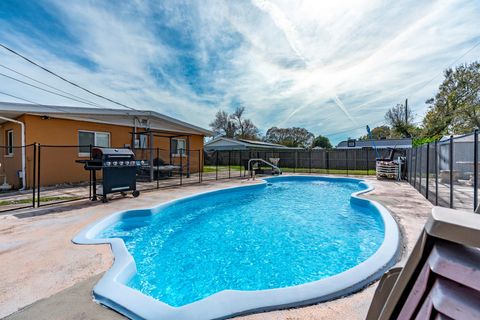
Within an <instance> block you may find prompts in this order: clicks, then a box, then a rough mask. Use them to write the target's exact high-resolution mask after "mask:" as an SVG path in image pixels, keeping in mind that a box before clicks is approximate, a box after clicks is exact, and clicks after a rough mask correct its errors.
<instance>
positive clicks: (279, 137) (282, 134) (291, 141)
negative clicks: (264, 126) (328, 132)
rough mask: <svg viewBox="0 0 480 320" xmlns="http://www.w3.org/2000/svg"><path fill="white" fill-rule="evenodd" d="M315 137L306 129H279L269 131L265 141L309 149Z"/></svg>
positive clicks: (273, 128)
mask: <svg viewBox="0 0 480 320" xmlns="http://www.w3.org/2000/svg"><path fill="white" fill-rule="evenodd" d="M313 138H314V135H313V133H311V132H309V131H308V130H307V129H305V128H297V127H293V128H277V127H272V128H270V129H268V130H267V134H266V135H265V138H264V140H265V141H267V142H271V143H278V144H281V145H284V146H287V147H302V148H309V147H310V146H311V145H312V142H313Z"/></svg>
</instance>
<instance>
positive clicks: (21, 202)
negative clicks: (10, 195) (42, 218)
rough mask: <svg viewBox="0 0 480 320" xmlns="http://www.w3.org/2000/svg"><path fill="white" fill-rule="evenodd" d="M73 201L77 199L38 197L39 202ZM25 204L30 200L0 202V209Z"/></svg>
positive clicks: (30, 200)
mask: <svg viewBox="0 0 480 320" xmlns="http://www.w3.org/2000/svg"><path fill="white" fill-rule="evenodd" d="M74 199H78V197H40V202H52V201H63V200H74ZM35 201H37V200H35ZM27 203H32V198H29V199H16V200H0V207H1V206H10V205H15V204H27Z"/></svg>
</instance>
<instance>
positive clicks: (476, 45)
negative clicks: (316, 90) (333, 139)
mask: <svg viewBox="0 0 480 320" xmlns="http://www.w3.org/2000/svg"><path fill="white" fill-rule="evenodd" d="M478 46H480V41H478V42H476V43H475V44H474V45H473V46H472V47H471V48H470V49H468V50H467V51H465V52H464V53H463V54H462V55H460V56H459V57H458V58H456V59H455V60H454V61H453V62H451V63H450V64H449V65H448V66H447V69H448V68H451V67H452V66H453V65H454V64H455V63H457V62H458V61H459V60H460V59H462V58H463V57H465V56H466V55H467V54H469V53H470V52H472V51H473V50H474V49H475V48H476V47H478ZM441 74H443V70H442V72H441V73H439V74H436V75H435V76H434V77H433V78H431V79H430V80H429V81H427V82H426V83H425V84H423V85H422V86H421V87H420V88H418V89H416V91H417V93H418V91H420V90H421V89H423V88H425V87H426V86H427V85H428V84H430V83H431V82H432V81H433V80H435V79H436V78H437V77H438V76H439V75H441ZM414 95H415V94H413V95H410V96H414ZM382 122H384V120H382V121H378V122H376V123H372V124H371V125H375V124H379V123H382ZM417 123H418V122H417ZM365 126H366V125H365ZM365 126H362V127H355V128H350V129H348V130H344V131H339V132H335V133H332V134H327V136H335V135H339V134H342V133H347V132H350V131H353V130H356V129H360V128H363V127H365Z"/></svg>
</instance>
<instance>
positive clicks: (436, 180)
mask: <svg viewBox="0 0 480 320" xmlns="http://www.w3.org/2000/svg"><path fill="white" fill-rule="evenodd" d="M435 205H436V206H438V141H437V140H435Z"/></svg>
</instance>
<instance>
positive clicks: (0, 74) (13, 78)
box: [0, 72, 87, 104]
mask: <svg viewBox="0 0 480 320" xmlns="http://www.w3.org/2000/svg"><path fill="white" fill-rule="evenodd" d="M0 76H3V77H6V78H9V79H11V80H14V81H17V82H20V83H22V84H25V85H27V86H30V87H33V88H36V89H38V90H42V91H45V92H48V93H51V94H54V95H56V96H60V97H63V98H65V99H70V100H73V101H77V102H80V103H85V102H84V101H82V100H80V99H76V98H72V97H69V96H66V95H64V94H61V93H58V92H55V91H51V90H48V89H45V88H42V87H39V86H36V85H34V84H31V83H28V82H26V81H23V80H20V79H17V78H15V77H12V76H9V75H7V74H4V73H2V72H0ZM85 104H87V103H85Z"/></svg>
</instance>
